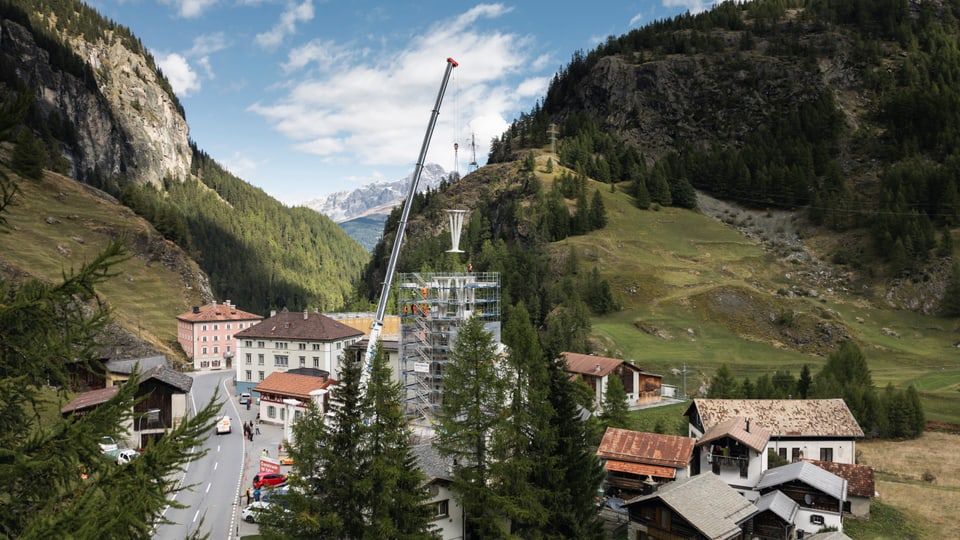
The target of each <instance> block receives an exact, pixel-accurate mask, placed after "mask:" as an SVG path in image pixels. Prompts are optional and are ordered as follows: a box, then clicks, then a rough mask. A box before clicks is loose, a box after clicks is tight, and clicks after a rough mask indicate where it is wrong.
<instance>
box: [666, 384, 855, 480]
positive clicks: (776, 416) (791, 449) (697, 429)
mask: <svg viewBox="0 0 960 540" xmlns="http://www.w3.org/2000/svg"><path fill="white" fill-rule="evenodd" d="M684 414H685V415H686V416H687V418H689V420H690V428H689V433H690V436H691V437H694V438H696V439H698V440H700V439H701V438H702V437H703V435H704V434H705V433H707V431H709V430H710V429H711V428H713V427H714V426H717V425H718V424H720V423H722V422H726V421H728V420H730V419H731V418H738V417H739V418H742V419H743V421H744V425H746V422H748V421H749V423H750V426H751V429H754V430H755V429H756V428H761V429H763V430H766V431H767V432H769V440H768V441H767V450H772V451H774V452H776V453H778V454H779V455H780V456H781V457H783V458H784V459H786V460H788V461H791V462H796V461H799V460H800V459H801V458H804V457H812V458H819V459H820V460H821V461H836V462H839V463H851V464H852V463H853V462H854V459H855V456H856V440H857V439H859V438H861V437H863V430H862V429H860V425H859V424H858V423H857V420H856V419H855V418H854V417H853V414H852V413H851V412H850V409H849V408H847V404H846V403H844V401H843V400H842V399H695V400H693V402H692V403H691V404H690V406H689V407H688V408H687V410H686V412H685V413H684ZM701 458H702V456H696V455H695V456H694V460H695V462H696V461H699V460H700V459H701ZM694 474H695V473H694Z"/></svg>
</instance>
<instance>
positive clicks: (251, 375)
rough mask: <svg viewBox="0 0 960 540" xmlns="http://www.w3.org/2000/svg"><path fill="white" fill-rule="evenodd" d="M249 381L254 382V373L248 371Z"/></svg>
mask: <svg viewBox="0 0 960 540" xmlns="http://www.w3.org/2000/svg"><path fill="white" fill-rule="evenodd" d="M247 380H248V381H252V380H253V372H252V371H250V370H249V369H248V370H247Z"/></svg>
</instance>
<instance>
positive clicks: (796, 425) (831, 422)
mask: <svg viewBox="0 0 960 540" xmlns="http://www.w3.org/2000/svg"><path fill="white" fill-rule="evenodd" d="M694 408H695V409H696V412H697V413H698V414H699V415H700V419H701V421H702V422H703V427H704V429H705V430H706V429H710V428H711V427H713V426H715V425H717V424H719V423H720V422H723V421H725V420H729V419H730V418H734V417H737V416H740V417H743V418H749V419H750V421H751V423H755V424H756V425H757V426H759V427H763V428H766V429H768V430H770V435H771V437H783V436H792V437H800V436H808V437H809V436H813V437H863V430H862V429H861V428H860V424H858V423H857V420H856V419H855V418H854V417H853V414H852V413H851V412H850V409H849V408H847V404H846V403H845V402H844V401H843V400H842V399H839V398H838V399H695V400H693V403H692V404H690V407H689V408H688V409H687V412H686V414H687V415H688V416H690V415H691V414H692V413H693V412H694V411H693V409H694ZM751 425H753V424H751Z"/></svg>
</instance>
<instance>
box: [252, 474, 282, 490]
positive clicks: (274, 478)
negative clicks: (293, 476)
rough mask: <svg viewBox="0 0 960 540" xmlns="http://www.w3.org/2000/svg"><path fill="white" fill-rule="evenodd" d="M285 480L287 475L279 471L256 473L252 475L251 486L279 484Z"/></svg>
mask: <svg viewBox="0 0 960 540" xmlns="http://www.w3.org/2000/svg"><path fill="white" fill-rule="evenodd" d="M286 482H287V475H285V474H280V473H270V474H258V475H256V476H254V477H253V487H254V488H255V489H258V488H261V487H263V486H279V485H280V484H285V483H286Z"/></svg>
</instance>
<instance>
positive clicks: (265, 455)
mask: <svg viewBox="0 0 960 540" xmlns="http://www.w3.org/2000/svg"><path fill="white" fill-rule="evenodd" d="M260 455H261V456H263V457H267V456H269V455H270V452H267V449H266V448H264V449H263V450H261V451H260Z"/></svg>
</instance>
